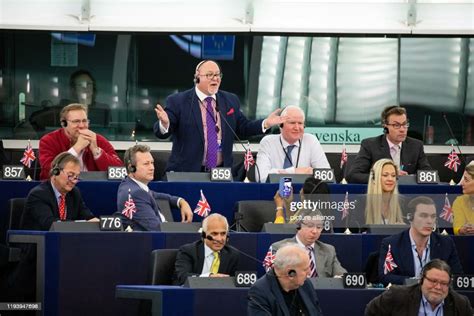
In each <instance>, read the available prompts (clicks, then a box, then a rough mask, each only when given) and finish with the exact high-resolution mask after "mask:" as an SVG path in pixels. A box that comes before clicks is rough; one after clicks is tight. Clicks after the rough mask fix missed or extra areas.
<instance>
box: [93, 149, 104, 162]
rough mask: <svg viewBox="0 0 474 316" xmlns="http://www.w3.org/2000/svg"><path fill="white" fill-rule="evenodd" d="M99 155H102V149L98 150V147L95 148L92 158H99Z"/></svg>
mask: <svg viewBox="0 0 474 316" xmlns="http://www.w3.org/2000/svg"><path fill="white" fill-rule="evenodd" d="M100 154H102V149H100V147H97V148H96V149H95V150H94V153H93V155H94V158H96V159H97V158H99V156H100Z"/></svg>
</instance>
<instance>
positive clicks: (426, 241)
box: [378, 196, 463, 285]
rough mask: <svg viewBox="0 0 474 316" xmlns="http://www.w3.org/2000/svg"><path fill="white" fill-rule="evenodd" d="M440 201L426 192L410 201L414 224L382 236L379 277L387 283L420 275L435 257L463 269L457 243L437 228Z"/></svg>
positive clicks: (394, 282)
mask: <svg viewBox="0 0 474 316" xmlns="http://www.w3.org/2000/svg"><path fill="white" fill-rule="evenodd" d="M436 218H437V215H436V205H435V203H434V201H433V200H432V199H431V198H429V197H426V196H418V197H416V198H414V199H412V200H411V201H410V202H409V203H408V214H407V219H408V221H409V222H410V228H409V229H407V230H404V231H402V232H401V233H398V234H395V235H393V236H390V237H386V238H384V239H383V240H382V245H381V247H380V253H379V269H378V270H379V280H380V282H382V283H383V284H385V285H387V284H388V283H392V284H404V282H405V279H408V278H420V277H421V271H422V269H423V267H424V266H425V265H426V264H427V263H428V262H429V261H430V260H433V259H441V260H444V261H446V262H447V263H448V264H449V266H450V267H451V269H452V270H453V272H454V273H462V272H463V269H462V266H461V262H460V261H459V257H458V252H457V250H456V246H455V244H454V242H453V240H452V239H451V237H449V236H442V235H441V234H438V233H437V232H435V230H436Z"/></svg>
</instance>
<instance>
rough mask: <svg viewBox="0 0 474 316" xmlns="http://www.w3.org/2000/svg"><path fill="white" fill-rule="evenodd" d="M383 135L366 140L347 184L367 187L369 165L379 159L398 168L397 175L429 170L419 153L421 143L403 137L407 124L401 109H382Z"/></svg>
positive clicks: (405, 114) (423, 154) (422, 155)
mask: <svg viewBox="0 0 474 316" xmlns="http://www.w3.org/2000/svg"><path fill="white" fill-rule="evenodd" d="M381 119H382V126H383V130H384V134H383V135H380V136H377V137H372V138H367V139H364V140H363V141H362V143H361V144H360V150H359V153H358V154H357V157H356V158H355V160H354V162H353V163H352V166H351V168H350V170H349V172H348V174H347V177H346V178H347V181H349V182H351V183H365V184H366V183H367V182H368V181H369V173H370V168H371V167H372V165H373V164H374V163H375V162H376V161H377V160H380V159H382V158H388V159H392V160H393V161H394V162H395V164H396V165H397V166H398V167H399V168H398V170H399V175H407V174H414V173H416V171H417V170H422V169H431V166H430V164H429V162H428V159H427V158H426V155H425V152H424V150H423V143H422V142H421V141H419V140H417V139H414V138H411V137H407V132H408V127H409V126H410V123H409V122H408V119H407V112H406V110H405V108H403V107H400V106H389V107H386V108H385V109H384V110H383V112H382V114H381Z"/></svg>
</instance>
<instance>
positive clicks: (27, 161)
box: [20, 141, 36, 168]
mask: <svg viewBox="0 0 474 316" xmlns="http://www.w3.org/2000/svg"><path fill="white" fill-rule="evenodd" d="M35 160H36V156H35V151H34V150H33V147H31V142H30V141H28V145H27V146H26V148H25V152H24V153H23V158H21V159H20V162H21V163H22V164H24V165H25V167H28V168H31V163H32V162H33V161H35Z"/></svg>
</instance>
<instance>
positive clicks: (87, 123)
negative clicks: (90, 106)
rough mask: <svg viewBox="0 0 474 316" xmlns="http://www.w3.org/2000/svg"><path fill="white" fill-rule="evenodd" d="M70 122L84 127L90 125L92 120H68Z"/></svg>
mask: <svg viewBox="0 0 474 316" xmlns="http://www.w3.org/2000/svg"><path fill="white" fill-rule="evenodd" d="M67 121H68V122H71V123H72V124H73V125H79V124H81V123H82V124H84V125H89V123H90V122H91V120H89V119H82V120H67Z"/></svg>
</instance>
